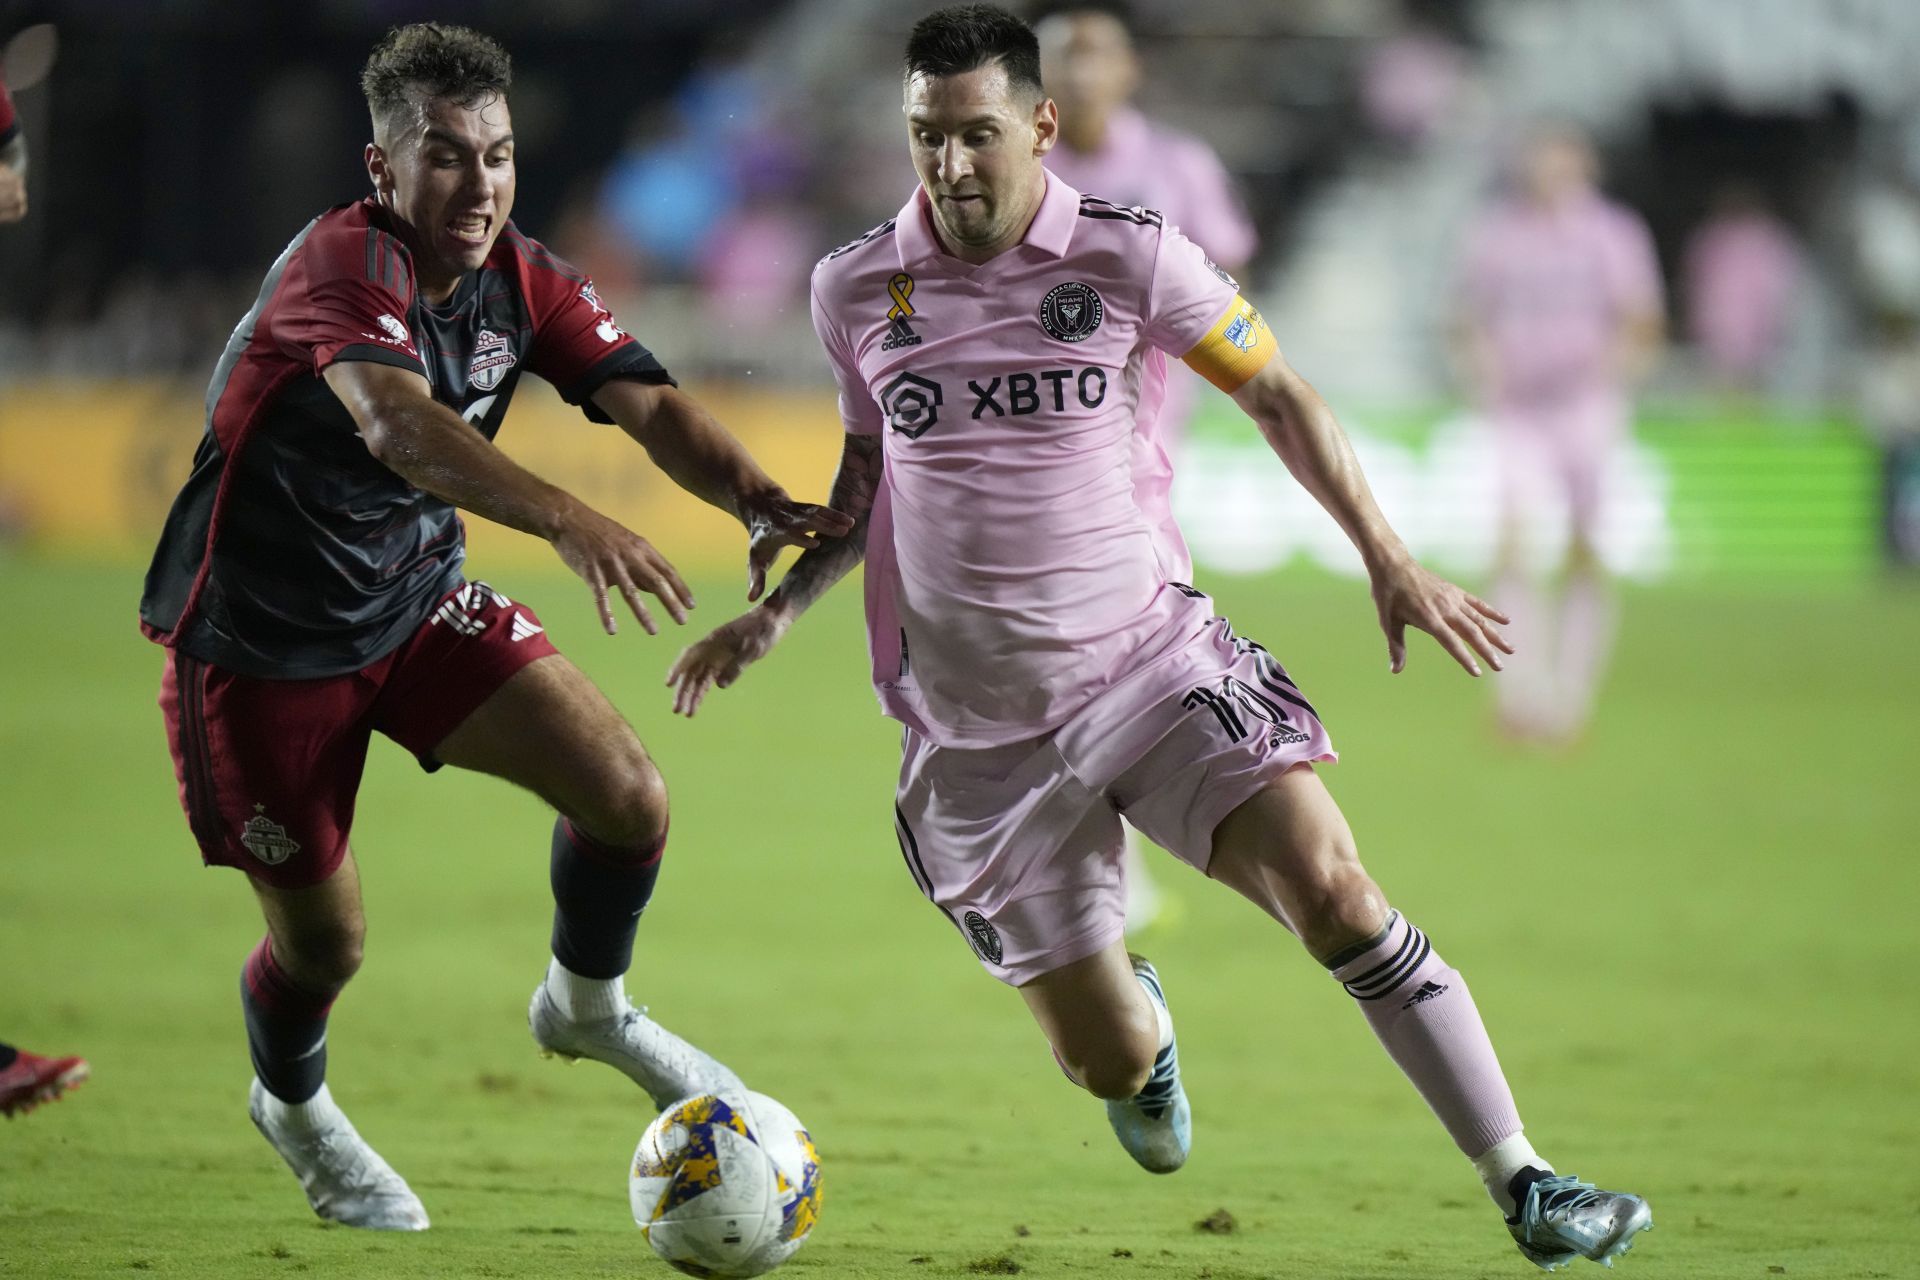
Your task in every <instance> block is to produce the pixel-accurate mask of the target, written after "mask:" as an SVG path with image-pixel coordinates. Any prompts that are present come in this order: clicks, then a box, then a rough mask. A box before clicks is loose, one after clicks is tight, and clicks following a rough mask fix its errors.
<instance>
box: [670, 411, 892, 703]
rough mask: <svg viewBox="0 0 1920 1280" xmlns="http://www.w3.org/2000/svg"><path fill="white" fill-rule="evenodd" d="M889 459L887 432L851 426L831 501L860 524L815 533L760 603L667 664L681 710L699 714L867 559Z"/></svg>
mask: <svg viewBox="0 0 1920 1280" xmlns="http://www.w3.org/2000/svg"><path fill="white" fill-rule="evenodd" d="M884 463H885V460H884V458H883V456H882V453H881V440H880V437H879V436H870V435H852V434H849V435H848V436H847V437H846V438H845V441H844V443H843V444H842V446H841V450H840V470H839V472H838V473H837V474H836V475H835V476H834V478H833V492H832V494H831V495H830V496H829V497H828V501H829V502H830V503H831V504H832V506H833V509H834V511H836V512H841V513H844V514H845V515H846V516H848V517H850V518H851V520H852V524H851V525H850V527H849V528H848V530H847V532H846V533H844V534H842V535H840V536H837V537H835V536H831V535H828V536H822V537H820V538H817V539H815V540H814V542H813V545H811V546H809V547H808V548H807V550H806V551H805V552H803V553H802V554H801V556H800V558H799V559H798V560H796V561H795V562H794V565H793V568H791V569H789V570H788V571H787V576H786V577H784V578H782V579H781V580H780V585H779V586H777V587H775V588H774V589H773V592H772V593H771V594H770V595H768V596H767V598H766V599H765V600H764V601H763V602H761V604H760V605H759V607H758V608H754V609H749V610H748V611H747V612H745V613H743V614H741V615H740V616H739V617H737V618H735V619H734V620H733V621H732V622H729V623H727V624H725V625H724V626H721V627H719V628H718V629H716V630H715V631H714V632H713V633H712V634H710V635H708V636H707V637H706V638H705V639H703V640H700V641H698V642H697V643H695V644H693V645H691V646H689V647H688V648H687V650H686V652H685V653H682V654H681V655H680V657H679V658H678V659H677V660H675V662H674V664H673V668H672V669H671V670H670V671H668V672H667V684H668V686H669V687H671V688H672V689H673V691H674V694H673V709H674V711H675V712H677V713H678V714H680V715H684V716H691V715H692V714H693V713H694V712H695V711H697V710H699V708H700V703H701V701H702V700H703V699H704V698H705V697H706V696H707V690H708V689H711V688H713V687H715V686H718V687H720V688H722V689H724V688H726V687H727V686H729V685H731V684H732V683H733V682H734V681H735V680H738V679H739V678H740V673H741V672H742V671H744V670H746V668H747V667H748V665H749V664H751V663H754V662H757V661H758V660H759V659H761V658H763V657H765V656H766V655H767V652H768V651H769V650H770V649H772V648H773V646H774V645H775V644H776V643H778V642H779V640H780V637H781V636H783V635H785V634H786V633H787V628H788V627H791V626H792V625H793V622H794V619H796V618H798V617H799V616H800V615H801V614H802V613H804V612H806V610H807V608H808V607H809V606H811V605H812V604H813V602H814V601H815V600H818V599H819V598H820V597H821V596H823V595H825V594H826V593H827V590H828V588H830V587H832V586H833V584H834V583H836V582H838V581H840V579H842V578H844V577H846V576H847V575H848V574H849V573H851V572H852V571H853V567H854V566H855V565H857V564H859V563H860V560H861V557H863V556H865V555H866V553H867V525H868V522H869V520H870V519H871V517H872V515H873V502H874V497H875V495H876V494H878V493H879V491H880V473H881V468H882V467H883V466H884Z"/></svg>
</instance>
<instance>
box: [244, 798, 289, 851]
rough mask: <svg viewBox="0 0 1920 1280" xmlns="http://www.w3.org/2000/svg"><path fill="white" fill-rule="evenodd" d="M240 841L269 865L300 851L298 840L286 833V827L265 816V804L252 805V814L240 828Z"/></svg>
mask: <svg viewBox="0 0 1920 1280" xmlns="http://www.w3.org/2000/svg"><path fill="white" fill-rule="evenodd" d="M240 843H241V844H243V845H245V846H247V852H248V853H251V854H252V855H253V856H254V857H256V858H258V859H260V861H262V862H264V863H266V864H267V865H268V866H270V867H277V866H279V865H280V864H281V863H283V862H285V861H286V860H287V859H288V858H291V857H292V856H293V855H294V854H296V853H298V852H300V842H299V841H298V840H295V839H293V838H292V837H290V836H289V835H287V829H286V828H285V827H283V826H281V825H280V824H279V823H277V822H275V821H273V819H271V818H269V817H267V806H265V805H263V804H256V805H255V806H253V816H252V817H251V818H248V819H247V825H246V826H244V827H242V828H241V829H240Z"/></svg>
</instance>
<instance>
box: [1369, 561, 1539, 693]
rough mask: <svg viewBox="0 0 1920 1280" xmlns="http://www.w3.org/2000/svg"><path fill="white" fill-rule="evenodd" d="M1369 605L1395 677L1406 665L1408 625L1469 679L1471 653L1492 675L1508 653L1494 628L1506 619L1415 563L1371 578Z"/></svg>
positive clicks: (1474, 666) (1476, 670) (1475, 669)
mask: <svg viewBox="0 0 1920 1280" xmlns="http://www.w3.org/2000/svg"><path fill="white" fill-rule="evenodd" d="M1373 604H1374V607H1375V608H1376V609H1378V610H1379V612H1380V629H1381V630H1382V631H1384V632H1386V633H1387V656H1388V657H1389V658H1390V659H1391V660H1392V663H1393V673H1394V674H1395V675H1399V674H1400V673H1401V672H1402V671H1404V670H1406V667H1407V628H1408V627H1409V626H1413V627H1418V628H1419V629H1420V630H1422V631H1424V632H1426V633H1427V634H1428V635H1430V636H1432V637H1433V638H1434V639H1435V640H1437V641H1438V642H1439V644H1440V647H1441V648H1442V649H1445V650H1446V651H1447V652H1448V653H1450V654H1452V655H1453V660H1454V661H1455V662H1457V663H1459V664H1460V665H1461V666H1462V667H1465V668H1466V670H1467V672H1468V674H1470V675H1476V676H1477V675H1479V674H1480V663H1479V662H1477V661H1475V659H1474V655H1476V654H1478V655H1479V657H1480V658H1482V659H1484V660H1485V661H1486V663H1487V665H1488V666H1490V667H1492V668H1493V669H1494V670H1495V671H1498V670H1500V655H1501V654H1503V653H1512V652H1513V646H1512V645H1511V644H1509V643H1508V642H1507V638H1506V636H1504V635H1502V634H1501V632H1500V629H1499V627H1497V626H1495V625H1494V624H1495V623H1499V624H1501V625H1503V626H1504V625H1510V624H1511V623H1512V621H1513V620H1512V619H1511V618H1509V617H1507V615H1506V614H1504V613H1501V612H1500V611H1499V610H1498V609H1495V608H1494V607H1493V606H1492V605H1490V604H1488V603H1486V602H1485V601H1484V600H1481V599H1479V598H1478V597H1477V596H1472V595H1469V594H1468V593H1467V592H1465V591H1463V590H1462V589H1461V588H1459V587H1457V586H1455V585H1454V584H1453V583H1451V582H1448V581H1447V580H1446V579H1445V578H1442V577H1441V576H1440V575H1438V574H1436V573H1430V572H1428V571H1427V570H1426V569H1424V568H1422V567H1421V566H1420V565H1419V564H1418V563H1416V562H1415V561H1412V560H1406V561H1402V562H1400V563H1398V564H1395V565H1392V566H1390V567H1388V568H1385V569H1382V570H1381V571H1380V572H1378V573H1376V574H1375V575H1374V579H1373Z"/></svg>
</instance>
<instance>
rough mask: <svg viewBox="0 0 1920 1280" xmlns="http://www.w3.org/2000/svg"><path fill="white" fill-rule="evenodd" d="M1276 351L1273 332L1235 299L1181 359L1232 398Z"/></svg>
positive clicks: (1244, 302)
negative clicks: (1204, 335) (1205, 334)
mask: <svg viewBox="0 0 1920 1280" xmlns="http://www.w3.org/2000/svg"><path fill="white" fill-rule="evenodd" d="M1279 349H1280V344H1279V343H1277V342H1275V341H1274V340H1273V330H1271V329H1269V328H1267V322H1266V321H1265V320H1264V319H1262V318H1261V315H1260V313H1259V312H1258V311H1256V310H1255V309H1254V306H1253V304H1252V303H1251V302H1248V301H1247V300H1246V299H1245V298H1241V297H1235V298H1234V300H1233V305H1232V306H1230V307H1228V308H1227V313H1226V314H1225V315H1223V316H1221V317H1220V318H1219V319H1218V320H1216V321H1214V322H1213V328H1211V329H1209V330H1207V336H1206V337H1204V338H1202V339H1200V341H1199V342H1197V343H1195V344H1194V347H1193V350H1191V351H1189V352H1187V354H1186V355H1184V356H1182V357H1181V359H1183V360H1185V361H1186V362H1187V364H1188V365H1189V366H1190V367H1191V368H1192V369H1193V371H1194V372H1195V373H1197V374H1199V375H1200V376H1201V377H1203V378H1205V379H1206V380H1207V381H1208V382H1211V383H1212V384H1213V385H1214V386H1216V387H1218V388H1220V389H1221V390H1222V391H1224V392H1226V393H1227V394H1228V395H1232V394H1233V393H1234V392H1236V391H1238V390H1239V389H1240V388H1241V387H1244V386H1246V385H1247V381H1248V379H1250V378H1252V377H1253V375H1254V374H1256V373H1258V372H1260V370H1261V369H1263V368H1265V367H1266V363H1267V361H1269V360H1271V359H1273V353H1274V352H1276V351H1278V350H1279Z"/></svg>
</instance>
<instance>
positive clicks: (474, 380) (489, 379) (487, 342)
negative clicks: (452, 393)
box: [467, 329, 518, 391]
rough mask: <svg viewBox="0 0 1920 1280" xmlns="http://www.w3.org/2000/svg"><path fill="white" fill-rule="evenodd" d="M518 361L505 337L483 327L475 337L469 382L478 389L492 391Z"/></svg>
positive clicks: (468, 368) (468, 375) (468, 372)
mask: <svg viewBox="0 0 1920 1280" xmlns="http://www.w3.org/2000/svg"><path fill="white" fill-rule="evenodd" d="M517 361H518V357H517V356H515V355H514V354H513V349H512V347H510V346H509V345H508V343H507V340H506V339H505V338H503V337H501V336H500V335H499V334H497V333H495V332H494V331H493V330H491V329H482V330H481V331H480V336H479V337H478V338H476V339H474V343H473V363H472V364H470V365H468V366H467V382H468V383H469V384H471V385H472V386H473V387H474V388H476V389H477V390H480V391H491V390H493V389H494V388H495V387H497V386H499V385H500V379H502V378H504V377H506V376H507V370H509V369H511V368H513V366H514V364H515V363H516V362H517Z"/></svg>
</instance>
